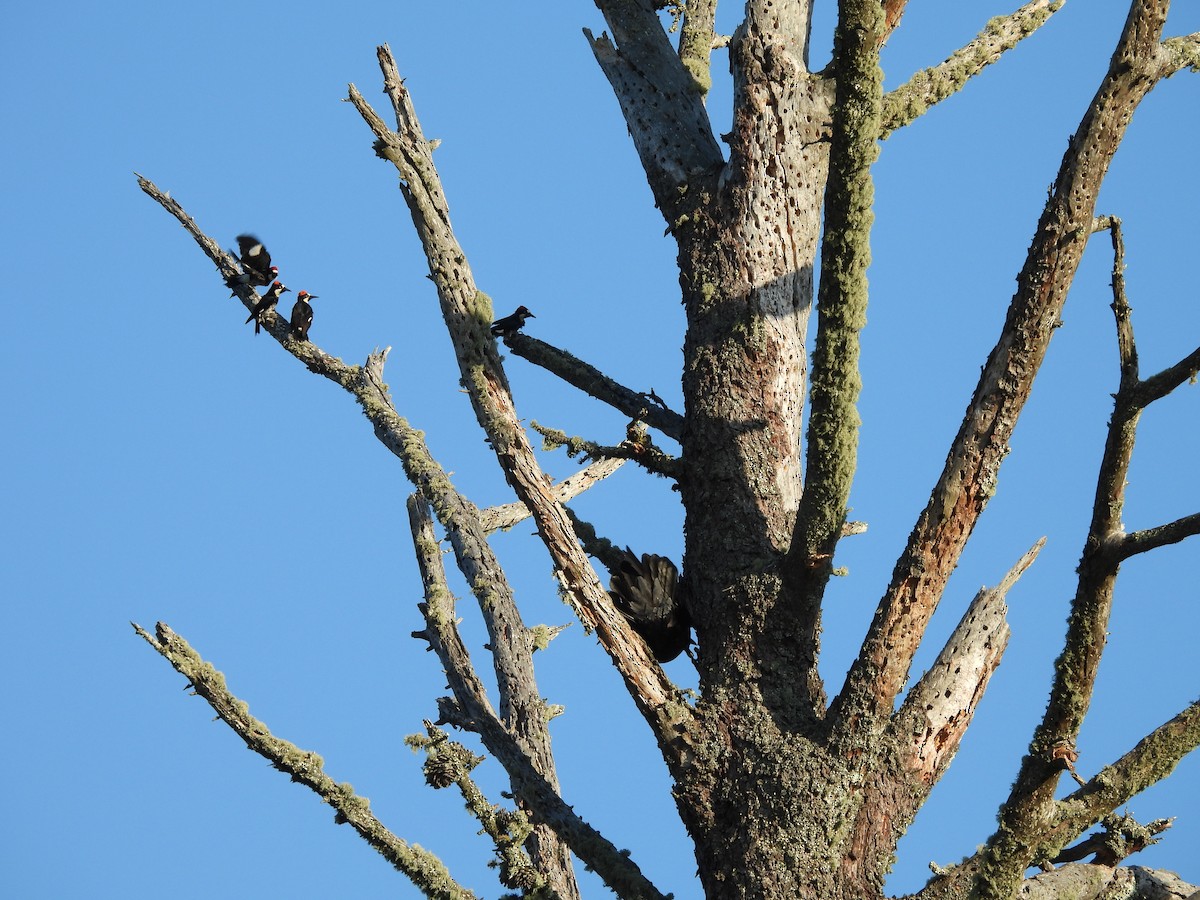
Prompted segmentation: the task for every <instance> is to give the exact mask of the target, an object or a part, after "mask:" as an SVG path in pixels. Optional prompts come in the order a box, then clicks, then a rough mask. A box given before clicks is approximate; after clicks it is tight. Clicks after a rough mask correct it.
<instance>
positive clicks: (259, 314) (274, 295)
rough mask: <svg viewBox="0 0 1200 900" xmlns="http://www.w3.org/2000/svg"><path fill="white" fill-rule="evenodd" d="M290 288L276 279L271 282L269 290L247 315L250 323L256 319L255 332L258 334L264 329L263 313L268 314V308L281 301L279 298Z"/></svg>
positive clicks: (247, 320)
mask: <svg viewBox="0 0 1200 900" xmlns="http://www.w3.org/2000/svg"><path fill="white" fill-rule="evenodd" d="M290 290H291V288H286V287H284V286H283V285H282V284H281V283H280V282H278V281H274V282H272V283H271V286H270V287H269V288H267V292H266V293H265V294H263V295H262V296H261V297H259V298H258V302H257V303H255V304H254V308H253V309H252V310H250V315H248V316H246V322H247V323H249V322H250V320H251V319H253V320H254V333H255V334H258V333H259V332H260V331H262V320H263V315H265V314H266V312H267V310H269V309H271V307H273V306H274V305H275V304H276V303H278V302H279V298H280V297H282V296H283V294H284V292H285V291H290Z"/></svg>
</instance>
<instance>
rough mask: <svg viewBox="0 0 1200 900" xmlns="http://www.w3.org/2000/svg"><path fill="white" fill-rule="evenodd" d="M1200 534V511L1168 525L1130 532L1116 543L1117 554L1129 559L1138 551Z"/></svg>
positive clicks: (1120, 558) (1152, 548) (1144, 550)
mask: <svg viewBox="0 0 1200 900" xmlns="http://www.w3.org/2000/svg"><path fill="white" fill-rule="evenodd" d="M1196 534H1200V513H1192V515H1190V516H1183V517H1182V518H1180V519H1176V520H1175V521H1174V522H1168V523H1167V524H1166V525H1159V526H1157V527H1156V528H1144V529H1142V530H1141V531H1134V532H1130V533H1129V534H1127V535H1125V537H1123V538H1122V539H1121V541H1120V542H1119V543H1118V544H1117V545H1116V548H1115V551H1114V552H1115V554H1116V556H1117V558H1118V559H1119V560H1125V559H1129V557H1131V556H1134V555H1136V554H1138V553H1145V552H1146V551H1147V550H1154V549H1156V548H1158V547H1165V546H1167V545H1168V544H1178V543H1179V542H1180V541H1182V540H1183V539H1184V538H1189V537H1192V536H1194V535H1196Z"/></svg>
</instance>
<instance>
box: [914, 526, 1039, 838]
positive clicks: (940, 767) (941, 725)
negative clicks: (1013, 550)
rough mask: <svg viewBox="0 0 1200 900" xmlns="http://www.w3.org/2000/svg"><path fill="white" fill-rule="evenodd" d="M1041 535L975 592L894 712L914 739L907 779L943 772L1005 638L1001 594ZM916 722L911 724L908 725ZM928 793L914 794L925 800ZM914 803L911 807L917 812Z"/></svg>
mask: <svg viewBox="0 0 1200 900" xmlns="http://www.w3.org/2000/svg"><path fill="white" fill-rule="evenodd" d="M1045 544H1046V539H1045V538H1042V539H1041V540H1039V541H1038V542H1037V543H1036V544H1034V545H1033V546H1032V547H1030V548H1029V550H1027V551H1026V552H1025V554H1024V555H1023V556H1022V557H1021V558H1020V560H1018V561H1017V563H1016V565H1015V566H1013V567H1012V569H1010V570H1009V572H1008V574H1007V575H1005V576H1004V578H1003V580H1001V582H1000V584H998V585H997V586H996V587H994V588H984V589H982V590H980V591H979V593H978V594H976V595H975V599H974V600H972V601H971V605H970V606H969V607H968V608H967V611H966V613H964V614H963V617H962V619H961V620H960V621H959V623H958V627H957V628H956V629H955V630H954V632H953V634H951V635H950V637H949V639H948V640H947V641H946V644H945V646H944V647H943V648H942V652H941V653H939V654H938V657H937V660H936V661H935V662H934V663H933V665H932V666H931V667H930V669H929V671H928V672H926V673H925V675H923V676H922V677H921V680H920V681H918V682H917V683H916V684H915V685H913V687H912V690H910V691H909V693H908V697H907V698H906V699H905V701H904V703H903V705H901V707H900V709H899V710H898V711H897V712H896V715H895V720H896V726H895V730H896V732H897V734H905V735H907V734H909V733H910V729H911V734H912V736H913V739H914V740H913V743H912V744H911V745H910V746H909V747H907V748H902V752H903V753H905V755H906V757H907V759H908V761H909V762H908V765H909V768H910V772H917V773H919V775H920V777H919V778H917V779H916V780H915V781H914V780H912V779H910V780H909V783H919V784H921V785H923V786H924V785H928V788H929V789H932V788H933V786H934V784H936V783H937V781H938V779H940V778H941V776H942V775H943V774H944V773H945V771H946V768H947V767H948V766H949V765H950V761H951V760H952V759H953V758H954V754H955V753H957V752H958V746H959V743H960V742H961V741H962V738H963V735H965V734H966V732H967V728H968V727H969V726H970V724H971V719H972V718H973V717H974V715H975V707H976V706H977V705H978V703H979V700H980V699H981V698H982V697H983V692H984V690H986V688H987V685H988V681H989V680H990V678H991V675H992V672H994V671H995V669H996V667H997V666H998V665H999V664H1000V658H1001V657H1002V656H1003V654H1004V649H1005V647H1006V646H1007V644H1008V637H1009V633H1010V630H1009V627H1008V622H1007V621H1006V619H1005V616H1006V614H1007V612H1008V607H1007V606H1006V605H1005V598H1006V597H1007V595H1008V592H1009V590H1010V589H1011V588H1012V586H1013V585H1014V584H1015V583H1016V581H1017V579H1018V578H1020V577H1021V575H1023V574H1024V572H1025V570H1026V569H1028V568H1029V567H1030V566H1031V565H1033V561H1034V560H1035V559H1037V556H1038V554H1039V553H1040V552H1041V550H1042V547H1044V546H1045ZM914 725H915V726H916V727H915V728H914V727H913V726H914ZM925 796H927V793H925V794H922V796H921V797H920V798H918V799H917V800H916V803H917V804H918V806H919V804H920V803H923V802H924V799H925ZM916 808H917V807H914V808H913V810H912V811H913V813H914V814H915V813H916Z"/></svg>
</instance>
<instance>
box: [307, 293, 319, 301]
mask: <svg viewBox="0 0 1200 900" xmlns="http://www.w3.org/2000/svg"><path fill="white" fill-rule="evenodd" d="M308 299H309V300H320V299H321V297H320V295H319V294H309V295H308Z"/></svg>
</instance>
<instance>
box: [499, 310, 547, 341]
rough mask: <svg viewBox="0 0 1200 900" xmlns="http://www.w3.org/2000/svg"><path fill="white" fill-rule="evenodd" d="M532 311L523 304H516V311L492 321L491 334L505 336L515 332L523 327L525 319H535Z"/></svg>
mask: <svg viewBox="0 0 1200 900" xmlns="http://www.w3.org/2000/svg"><path fill="white" fill-rule="evenodd" d="M536 318H537V316H535V315H534V314H533V313H531V312H530V311H529V310H527V309H526V308H525V307H523V306H518V307H517V311H516V312H514V313H513V314H512V315H511V316H505V317H504V318H502V319H497V320H496V321H495V322H493V323H492V334H494V335H498V336H499V337H507V336H508V335H510V334H516V333H517V332H518V331H520V330H521V329H522V328H524V327H525V320H526V319H536Z"/></svg>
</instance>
